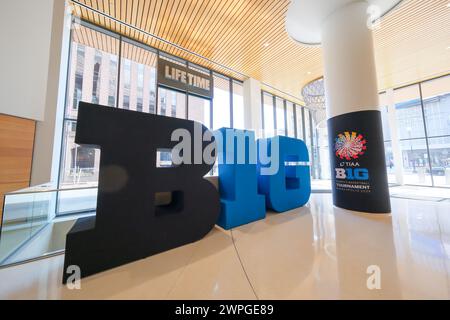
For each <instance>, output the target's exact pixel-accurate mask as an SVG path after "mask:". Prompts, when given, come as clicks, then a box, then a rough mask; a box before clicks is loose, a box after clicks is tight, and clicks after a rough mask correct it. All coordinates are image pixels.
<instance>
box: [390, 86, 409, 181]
mask: <svg viewBox="0 0 450 320" xmlns="http://www.w3.org/2000/svg"><path fill="white" fill-rule="evenodd" d="M386 101H387V106H388V119H389V130H390V131H391V147H392V154H393V155H394V168H395V178H396V181H397V183H398V184H400V185H404V184H405V181H404V168H403V155H402V150H401V147H400V140H399V136H398V127H397V117H396V115H395V113H396V110H395V99H394V90H393V89H389V90H386Z"/></svg>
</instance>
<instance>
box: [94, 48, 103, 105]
mask: <svg viewBox="0 0 450 320" xmlns="http://www.w3.org/2000/svg"><path fill="white" fill-rule="evenodd" d="M101 65H102V56H101V53H100V52H99V51H96V52H95V59H94V75H93V79H92V103H95V104H98V103H100V100H99V96H100V78H101V75H100V68H101Z"/></svg>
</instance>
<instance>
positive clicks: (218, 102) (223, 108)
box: [213, 74, 231, 130]
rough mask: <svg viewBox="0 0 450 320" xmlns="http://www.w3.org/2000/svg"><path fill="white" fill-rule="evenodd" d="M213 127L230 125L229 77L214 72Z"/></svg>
mask: <svg viewBox="0 0 450 320" xmlns="http://www.w3.org/2000/svg"><path fill="white" fill-rule="evenodd" d="M213 105H214V110H213V117H214V119H213V129H214V130H217V129H220V128H230V127H231V108H230V106H231V101H230V79H229V78H225V77H223V76H220V75H217V74H214V104H213Z"/></svg>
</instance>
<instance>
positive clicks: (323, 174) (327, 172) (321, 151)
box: [310, 126, 331, 180]
mask: <svg viewBox="0 0 450 320" xmlns="http://www.w3.org/2000/svg"><path fill="white" fill-rule="evenodd" d="M317 144H318V152H317V156H318V159H317V161H316V167H317V168H318V171H319V172H318V177H319V179H324V180H330V179H331V169H330V151H329V148H328V145H329V143H328V128H327V127H326V126H324V127H323V126H319V127H318V129H317ZM310 157H312V155H310Z"/></svg>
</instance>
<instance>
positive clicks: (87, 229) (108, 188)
mask: <svg viewBox="0 0 450 320" xmlns="http://www.w3.org/2000/svg"><path fill="white" fill-rule="evenodd" d="M176 129H186V130H187V131H189V132H190V133H191V135H192V136H194V122H192V121H187V120H181V119H174V118H166V117H161V116H155V115H150V114H143V113H139V112H132V111H127V110H118V109H112V108H108V107H102V106H97V105H89V104H85V103H80V106H79V113H78V124H77V133H76V139H75V142H76V143H78V144H83V145H91V146H93V147H94V148H100V149H101V160H100V177H99V188H98V201H97V216H96V217H90V218H84V219H79V220H78V221H77V222H76V224H75V226H74V227H73V228H72V230H71V231H70V232H69V233H68V235H67V241H66V256H65V261H64V270H67V268H68V267H69V266H72V265H75V266H78V267H80V269H81V272H82V276H83V277H86V276H89V275H92V274H95V273H98V272H101V271H104V270H107V269H111V268H114V267H117V266H120V265H123V264H126V263H129V262H132V261H136V260H139V259H142V258H145V257H148V256H151V255H154V254H157V253H160V252H163V251H166V250H170V249H173V248H176V247H178V246H182V245H185V244H188V243H191V242H195V241H197V240H200V239H202V238H203V237H204V236H205V235H206V234H207V233H208V232H209V231H210V230H211V229H212V228H213V227H214V225H215V223H216V222H217V219H218V217H219V210H220V205H219V204H220V202H219V194H218V191H217V190H216V189H215V187H214V186H213V185H212V184H211V183H210V182H208V181H206V180H204V179H203V177H204V176H205V175H206V174H207V173H208V172H209V171H210V170H211V169H212V165H207V164H205V163H204V162H203V160H202V163H201V164H182V165H180V166H176V167H170V168H158V167H157V160H156V158H157V152H158V150H170V149H173V148H174V147H175V145H176V142H172V141H171V135H172V133H173V132H174V131H175V130H176ZM206 130H207V129H206V128H205V127H203V131H204V132H205V131H206ZM208 144H209V142H208ZM206 145H207V144H206V143H204V142H203V143H202V148H203V149H205V147H206ZM193 149H194V142H192V150H193ZM159 193H169V194H171V201H170V202H168V203H165V205H159V206H158V205H157V202H156V200H155V199H156V198H157V197H156V195H157V194H159ZM67 278H68V275H67V274H66V272H64V278H63V282H66V281H67Z"/></svg>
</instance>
